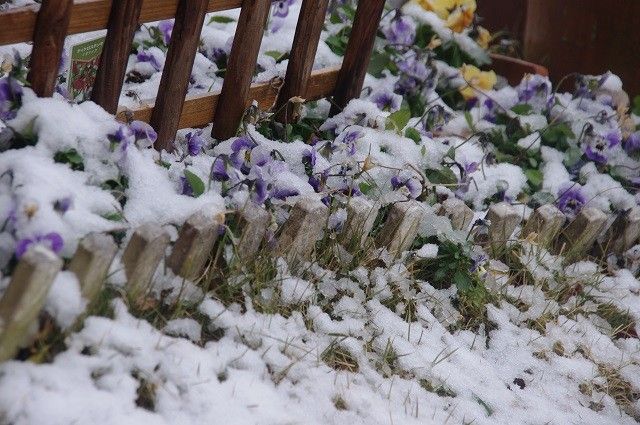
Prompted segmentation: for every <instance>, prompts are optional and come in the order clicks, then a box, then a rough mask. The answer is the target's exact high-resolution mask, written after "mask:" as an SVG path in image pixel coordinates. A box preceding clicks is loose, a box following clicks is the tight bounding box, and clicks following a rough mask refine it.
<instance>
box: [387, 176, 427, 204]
mask: <svg viewBox="0 0 640 425" xmlns="http://www.w3.org/2000/svg"><path fill="white" fill-rule="evenodd" d="M391 187H392V188H393V190H399V189H403V188H406V189H405V190H406V191H407V192H408V196H409V197H410V198H411V199H416V198H417V197H418V196H420V194H421V193H422V184H421V183H420V181H419V180H418V179H416V178H415V177H413V176H407V175H406V174H399V175H395V176H393V177H391Z"/></svg>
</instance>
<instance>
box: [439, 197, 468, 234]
mask: <svg viewBox="0 0 640 425" xmlns="http://www.w3.org/2000/svg"><path fill="white" fill-rule="evenodd" d="M437 214H438V215H440V216H443V217H447V218H448V219H449V221H451V228H453V229H455V230H466V229H467V228H468V227H469V225H470V224H471V222H472V221H473V210H472V209H471V208H469V207H468V206H467V204H465V203H464V202H463V201H462V200H461V199H458V198H449V199H446V200H445V201H444V202H443V203H442V206H441V207H440V209H439V210H438V212H437Z"/></svg>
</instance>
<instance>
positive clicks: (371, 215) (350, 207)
mask: <svg viewBox="0 0 640 425" xmlns="http://www.w3.org/2000/svg"><path fill="white" fill-rule="evenodd" d="M379 211H380V203H378V202H375V203H373V202H371V201H368V200H367V199H365V198H364V197H362V196H354V197H352V198H350V199H349V202H348V204H347V221H346V223H345V224H344V231H343V232H342V234H341V235H340V236H339V239H340V242H342V243H343V244H345V245H346V246H347V247H349V245H352V244H353V245H354V246H353V247H354V248H360V247H361V246H362V245H363V244H364V243H365V241H366V240H367V237H368V236H369V233H371V230H372V229H373V225H374V224H375V221H376V217H378V212H379Z"/></svg>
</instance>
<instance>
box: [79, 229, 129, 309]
mask: <svg viewBox="0 0 640 425" xmlns="http://www.w3.org/2000/svg"><path fill="white" fill-rule="evenodd" d="M117 250H118V247H117V245H116V244H115V243H114V242H113V238H112V237H111V236H109V235H104V234H100V233H94V234H91V235H89V236H87V237H86V238H84V239H83V240H82V242H80V243H79V244H78V249H77V250H76V253H75V255H74V256H73V259H72V260H71V263H70V264H69V270H70V271H72V272H73V273H75V275H76V276H77V277H78V281H79V282H80V289H81V291H82V296H83V297H84V298H86V299H87V301H89V303H92V302H93V300H94V299H95V298H96V296H97V295H98V293H100V289H101V288H102V284H103V283H104V280H105V278H106V276H107V273H108V271H109V266H110V265H111V262H112V261H113V257H115V255H116V251H117Z"/></svg>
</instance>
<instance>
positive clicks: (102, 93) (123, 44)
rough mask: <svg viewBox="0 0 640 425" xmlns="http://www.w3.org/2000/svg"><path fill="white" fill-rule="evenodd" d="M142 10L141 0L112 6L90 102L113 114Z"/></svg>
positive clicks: (122, 0)
mask: <svg viewBox="0 0 640 425" xmlns="http://www.w3.org/2000/svg"><path fill="white" fill-rule="evenodd" d="M141 8H142V0H119V1H114V2H112V3H111V13H110V14H109V26H108V32H107V38H106V40H105V42H104V47H103V49H102V56H101V58H100V65H99V67H98V74H97V75H96V81H95V83H94V84H93V91H92V92H91V100H93V101H94V102H95V103H97V104H98V105H100V106H102V107H103V108H104V109H105V110H106V111H107V112H110V113H112V114H115V113H116V112H117V110H118V100H119V98H120V92H121V91H122V81H123V80H124V73H125V72H126V70H127V59H128V58H129V53H130V51H131V44H132V42H133V35H134V33H135V30H136V26H137V25H138V18H139V17H140V9H141Z"/></svg>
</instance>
